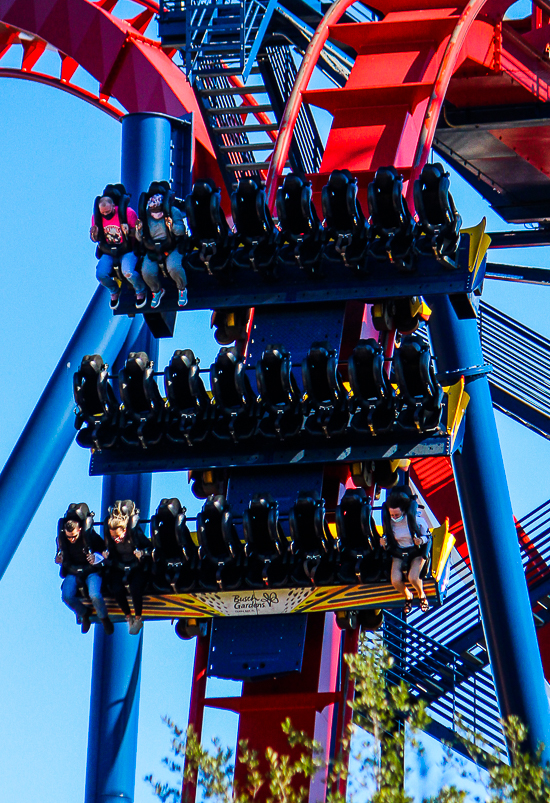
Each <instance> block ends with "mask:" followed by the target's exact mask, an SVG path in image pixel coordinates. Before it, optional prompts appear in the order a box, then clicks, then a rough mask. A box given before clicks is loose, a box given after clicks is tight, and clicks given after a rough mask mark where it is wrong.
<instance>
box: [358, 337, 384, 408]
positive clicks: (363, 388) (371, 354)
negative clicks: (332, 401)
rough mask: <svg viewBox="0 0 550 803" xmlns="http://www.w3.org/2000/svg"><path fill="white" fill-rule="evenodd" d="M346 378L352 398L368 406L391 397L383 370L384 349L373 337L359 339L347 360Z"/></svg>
mask: <svg viewBox="0 0 550 803" xmlns="http://www.w3.org/2000/svg"><path fill="white" fill-rule="evenodd" d="M348 378H349V382H350V386H351V390H352V392H353V396H354V399H356V400H357V401H358V402H359V403H360V404H362V405H365V406H369V405H372V404H376V403H377V401H379V400H382V399H390V398H391V385H390V382H389V379H388V377H387V375H386V372H385V370H384V350H383V348H382V346H381V345H380V344H379V343H377V342H376V340H375V339H374V338H372V337H371V338H369V339H368V340H360V341H359V342H358V343H357V345H356V346H355V348H354V349H353V352H352V353H351V355H350V357H349V360H348Z"/></svg>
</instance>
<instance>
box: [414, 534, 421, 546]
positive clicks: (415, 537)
mask: <svg viewBox="0 0 550 803" xmlns="http://www.w3.org/2000/svg"><path fill="white" fill-rule="evenodd" d="M413 541H414V543H415V544H416V546H422V538H419V537H418V536H417V535H415V536H414V538H413Z"/></svg>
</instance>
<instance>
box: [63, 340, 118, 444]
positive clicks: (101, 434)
mask: <svg viewBox="0 0 550 803" xmlns="http://www.w3.org/2000/svg"><path fill="white" fill-rule="evenodd" d="M107 369H108V366H107V365H105V363H104V362H103V358H102V357H101V355H99V354H91V355H90V354H87V355H86V356H85V357H84V358H83V360H82V362H81V363H80V367H79V369H78V371H77V372H76V373H75V374H74V377H73V392H74V400H75V402H76V409H75V412H76V418H75V428H76V429H78V430H80V432H79V433H78V435H77V436H76V440H77V443H79V445H80V446H84V447H85V448H87V449H89V448H93V449H97V450H98V451H101V449H102V448H103V447H105V448H110V447H111V446H114V444H115V441H116V439H117V437H118V425H119V417H120V410H119V408H120V405H119V402H118V400H117V398H116V396H115V393H114V390H113V388H112V386H111V385H110V384H109V381H108V371H107ZM83 424H86V428H85V429H81V427H82V425H83Z"/></svg>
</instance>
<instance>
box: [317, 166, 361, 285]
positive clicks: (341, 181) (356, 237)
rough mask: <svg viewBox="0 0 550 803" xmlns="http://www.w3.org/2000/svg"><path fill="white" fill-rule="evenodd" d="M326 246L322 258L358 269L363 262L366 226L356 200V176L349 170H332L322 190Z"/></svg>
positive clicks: (359, 205)
mask: <svg viewBox="0 0 550 803" xmlns="http://www.w3.org/2000/svg"><path fill="white" fill-rule="evenodd" d="M321 202H322V206H323V216H324V218H325V227H326V238H327V245H326V247H325V250H324V261H325V260H326V261H327V262H328V263H329V264H331V263H332V264H334V263H335V262H336V263H337V264H341V263H342V262H343V263H344V264H345V265H347V266H349V267H351V268H354V269H357V270H361V269H362V268H364V265H365V258H366V252H367V245H368V236H369V229H368V224H367V221H366V219H365V215H364V214H363V210H362V209H361V204H360V203H359V201H358V199H357V179H356V178H352V176H351V173H350V172H349V170H333V171H332V173H331V174H330V176H329V179H328V184H326V185H325V186H324V187H323V189H322V192H321Z"/></svg>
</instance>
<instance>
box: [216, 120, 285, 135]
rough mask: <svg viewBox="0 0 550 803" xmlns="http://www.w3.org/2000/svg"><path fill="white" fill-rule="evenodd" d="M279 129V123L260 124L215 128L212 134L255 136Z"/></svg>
mask: <svg viewBox="0 0 550 803" xmlns="http://www.w3.org/2000/svg"><path fill="white" fill-rule="evenodd" d="M278 129H279V123H269V124H268V123H266V124H265V125H262V124H260V123H258V125H222V126H213V127H212V128H211V129H210V131H211V133H212V134H217V135H218V136H219V135H220V134H248V133H250V134H255V133H256V132H258V131H277V130H278Z"/></svg>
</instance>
